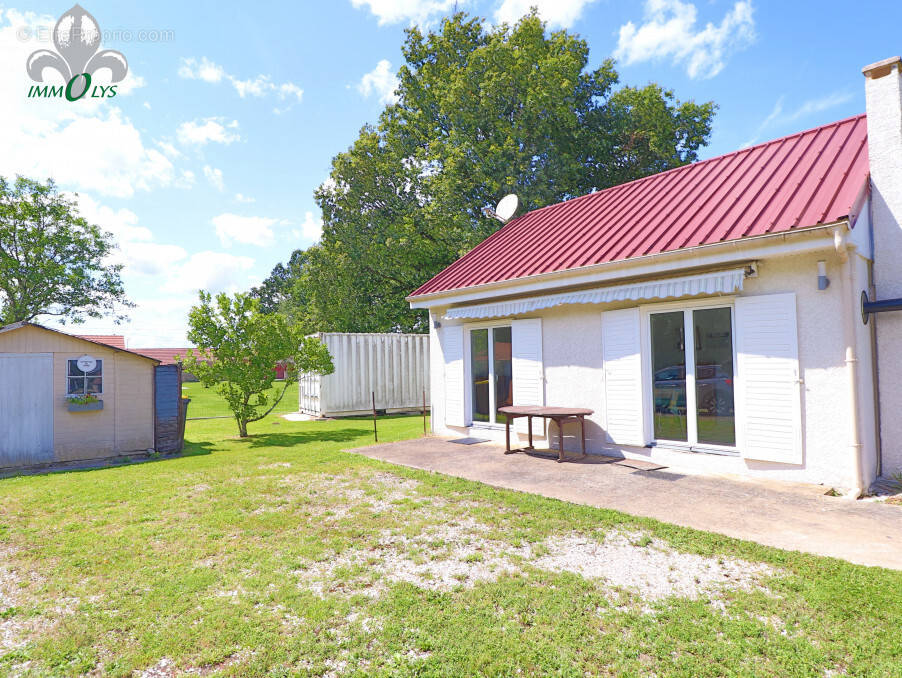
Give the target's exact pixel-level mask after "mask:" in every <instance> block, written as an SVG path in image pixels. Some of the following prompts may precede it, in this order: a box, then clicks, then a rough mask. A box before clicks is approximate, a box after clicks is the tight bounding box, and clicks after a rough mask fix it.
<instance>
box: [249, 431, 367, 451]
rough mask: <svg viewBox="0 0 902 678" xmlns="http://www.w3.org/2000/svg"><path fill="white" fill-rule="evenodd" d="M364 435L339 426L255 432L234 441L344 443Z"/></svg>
mask: <svg viewBox="0 0 902 678" xmlns="http://www.w3.org/2000/svg"><path fill="white" fill-rule="evenodd" d="M365 436H366V433H365V432H364V431H361V430H360V429H359V428H339V429H334V430H322V429H320V430H312V431H294V432H291V433H255V434H253V435H250V436H248V437H247V438H235V439H234V442H236V443H245V444H247V446H248V447H252V448H257V447H294V446H296V445H306V444H308V443H346V442H348V441H349V440H358V439H360V438H363V437H365Z"/></svg>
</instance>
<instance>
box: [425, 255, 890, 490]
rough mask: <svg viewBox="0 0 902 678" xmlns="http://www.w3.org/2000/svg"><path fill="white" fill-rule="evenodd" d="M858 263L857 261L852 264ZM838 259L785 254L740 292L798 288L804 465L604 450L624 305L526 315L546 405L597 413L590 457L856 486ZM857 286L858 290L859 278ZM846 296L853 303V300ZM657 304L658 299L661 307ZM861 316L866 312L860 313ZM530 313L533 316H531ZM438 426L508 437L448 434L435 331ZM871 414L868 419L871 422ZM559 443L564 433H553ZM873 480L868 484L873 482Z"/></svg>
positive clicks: (570, 443) (867, 387) (865, 377)
mask: <svg viewBox="0 0 902 678" xmlns="http://www.w3.org/2000/svg"><path fill="white" fill-rule="evenodd" d="M820 259H823V260H826V261H827V262H828V266H827V272H828V276H829V277H830V278H831V285H830V287H829V288H828V289H827V290H824V291H819V290H818V289H817V261H818V260H820ZM853 261H855V260H854V259H853ZM840 265H841V264H840V262H839V258H838V257H837V255H836V253H835V251H833V250H832V248H830V247H829V246H828V247H825V249H824V250H823V252H819V253H815V254H806V255H795V256H791V257H789V256H784V257H777V258H771V259H764V260H760V261H759V268H758V271H759V274H758V276H757V277H755V278H747V279H746V281H745V288H744V290H743V292H742V293H741V295H743V296H745V295H757V294H772V293H779V292H794V293H795V294H796V306H797V317H798V333H799V366H800V371H801V376H802V379H803V382H804V383H803V385H802V389H801V391H802V392H801V398H802V427H803V438H804V452H803V453H804V458H803V463H802V464H800V465H797V466H796V465H787V464H777V463H770V462H760V461H752V460H744V459H742V458H739V457H729V456H721V455H711V454H699V453H688V452H681V451H675V450H665V449H662V448H660V447H655V448H623V447H621V448H616V449H612V448H609V447H606V443H605V436H604V431H603V427H602V425H603V416H604V411H605V402H604V400H605V396H604V382H603V367H602V356H601V313H602V311H605V310H613V309H615V308H623V307H626V306H629V305H635V303H633V304H629V303H621V304H617V305H591V306H590V305H571V306H562V307H557V308H553V309H546V310H543V311H538V312H535V313H533V314H530V315H529V316H528V317H539V318H542V333H543V348H542V350H543V362H544V369H545V393H546V398H545V402H546V404H548V405H555V406H574V407H589V408H592V409H594V410H595V414H594V415H593V416H592V417H590V418H588V420H587V428H586V436H587V447H588V449H589V451H590V452H594V453H607V454H618V455H619V454H623V455H625V456H628V457H634V458H643V459H649V460H652V461H658V462H660V463H662V464H665V465H667V466H671V467H674V468H684V469H687V470H698V471H707V472H718V473H738V474H745V475H752V476H760V477H769V478H778V479H783V480H793V481H801V482H812V483H823V484H827V485H832V486H837V487H850V486H851V485H852V480H853V478H854V464H855V461H854V457H853V454H852V451H851V450H852V448H851V447H850V441H851V437H850V424H849V421H850V419H849V417H848V412H847V410H846V409H844V408H846V405H847V403H848V402H849V389H848V377H847V374H848V373H847V371H846V368H845V341H844V335H843V330H842V325H841V322H842V313H841V311H842V304H843V303H844V295H843V291H842V285H840V275H839V273H840V269H839V266H840ZM854 265H855V270H856V271H858V273H857V274H856V275H857V277H859V278H861V277H862V276H864V279H865V280H866V278H867V262H866V261H865V260H863V259H862V260H861V261H860V262H858V263H855V264H854ZM856 284H858V283H857V282H856ZM846 299H847V297H846ZM656 303H657V302H656ZM443 312H444V309H443V308H433V309H432V317H431V319H432V320H436V319H437V320H439V321H440V322H441V323H442V326H443V327H448V326H450V325H454V324H464V325H465V324H466V323H465V322H464V321H451V320H446V319H443V318H442V314H443ZM854 312H855V313H856V314H857V313H858V309H854ZM524 317H526V316H524ZM858 325H860V326H861V330H860V332H858V334H859V336H860V341H859V343H867V342H866V340H867V338H868V332H869V330H868V329H867V328H864V326H863V325H862V324H861V323H860V321H859V322H858ZM431 337H432V350H431V365H432V385H433V392H432V406H433V418H432V424H433V430H434V431H435V432H436V433H439V434H445V435H456V434H462V435H474V436H478V437H483V438H490V439H493V440H496V441H499V442H500V441H503V439H504V430H503V427H501V428H497V429H492V428H485V427H478V428H477V427H473V428H449V427H447V426H445V418H444V397H445V396H444V373H443V369H444V367H443V356H442V352H441V345H440V343H439V341H438V335H437V332H436V330H435V329H433V330H432V331H431ZM866 348H867V350H860V352H859V360H860V364H859V374H860V378H859V394H860V396H861V397H862V398H864V399H865V401H866V402H865V403H864V404H863V405H862V407H861V415H862V422H863V426H862V430H863V431H867V430H870V434H869V435H866V436H864V437H863V438H864V439H863V444H864V448H865V452H864V454H865V456H866V458H867V459H868V460H870V461H868V464H867V466H868V468H873V465H874V462H873V460H874V458H875V436H874V434H873V433H874V432H873V428H874V427H873V406H872V405H873V402H872V398H870V396H868V393H870V394H871V395H872V394H873V388H872V386H871V382H870V379H869V375H870V372H871V369H870V363H869V362H868V361H869V359H870V349H869V344H868V346H867V347H866ZM869 418H870V419H869ZM574 433H576V427H575V426H574V427H573V430H572V431H571V430H569V429H568V431H567V434H568V436H567V440H566V445H565V446H566V447H567V448H568V449H574V450H575V449H577V446H576V440H575V438H574V435H573V434H574ZM555 439H556V433H555ZM866 480H867V479H866Z"/></svg>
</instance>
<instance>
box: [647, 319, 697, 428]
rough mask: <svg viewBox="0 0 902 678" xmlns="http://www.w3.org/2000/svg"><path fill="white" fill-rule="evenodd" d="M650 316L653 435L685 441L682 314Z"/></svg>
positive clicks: (684, 353)
mask: <svg viewBox="0 0 902 678" xmlns="http://www.w3.org/2000/svg"><path fill="white" fill-rule="evenodd" d="M650 320H651V360H652V380H653V384H652V386H653V389H652V393H653V398H654V429H655V430H654V434H655V438H658V439H661V440H677V441H682V442H688V441H689V433H688V431H687V428H686V350H685V343H686V340H685V337H686V334H685V321H684V314H683V312H682V311H676V312H674V313H654V314H652V316H651V318H650Z"/></svg>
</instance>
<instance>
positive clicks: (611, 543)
mask: <svg viewBox="0 0 902 678" xmlns="http://www.w3.org/2000/svg"><path fill="white" fill-rule="evenodd" d="M371 425H372V424H371V422H370V421H368V420H366V419H350V420H347V419H346V420H336V421H327V422H287V421H284V420H282V419H280V418H277V417H268V418H267V419H266V420H264V421H262V422H258V423H256V424H252V425H251V434H252V435H251V437H250V438H248V439H245V440H239V439H238V438H237V437H235V433H236V432H235V430H234V423H233V422H232V421H230V420H207V421H192V422H190V423H189V426H188V434H187V437H188V440H189V444H188V445H187V449H186V454H185V456H183V457H180V458H173V459H161V460H159V461H155V462H152V463H147V464H140V465H134V466H124V467H116V468H106V469H101V470H95V471H89V472H74V473H56V474H48V475H44V476H28V477H15V478H9V479H6V480H2V481H0V494H2V497H3V500H2V502H0V612H2V615H0V629H2V631H3V633H0V674H4V673H15V672H21V673H23V674H24V675H40V676H44V675H60V676H63V675H65V676H68V675H78V674H84V673H92V672H93V674H101V675H112V676H127V675H130V674H132V673H133V672H138V671H141V670H145V669H148V668H151V667H153V668H155V669H156V670H157V671H158V673H159V675H175V674H176V673H177V672H179V671H186V670H189V669H199V670H202V671H203V672H204V673H205V674H206V675H236V676H237V675H240V676H286V675H383V676H395V675H418V676H432V675H434V676H463V675H524V674H525V675H574V676H576V675H587V674H588V675H609V676H621V675H626V676H639V675H652V674H656V675H662V676H663V675H673V676H687V677H688V676H726V675H737V676H740V675H741V676H751V675H768V676H783V675H792V676H823V675H840V674H848V675H862V676H864V675H867V676H892V675H899V666H902V634H899V633H898V629H899V628H900V625H902V573H899V572H893V571H888V570H883V569H879V568H866V567H861V566H857V565H852V564H849V563H845V562H842V561H838V560H834V559H829V558H818V557H815V556H810V555H805V554H799V553H790V552H786V551H779V550H776V549H771V548H767V547H763V546H759V545H756V544H752V543H748V542H741V541H737V540H733V539H729V538H726V537H721V536H718V535H714V534H709V533H703V532H697V531H693V530H688V529H684V528H679V527H676V526H672V525H667V524H663V523H658V522H655V521H652V520H648V519H640V518H633V517H630V516H626V515H624V514H621V513H617V512H614V511H606V510H598V509H593V508H588V507H582V506H576V505H572V504H567V503H564V502H560V501H556V500H552V499H545V498H542V497H537V496H533V495H528V494H523V493H517V492H511V491H504V490H498V489H494V488H491V487H488V486H486V485H481V484H479V483H473V482H470V481H466V480H462V479H457V478H449V477H446V476H441V475H437V474H430V473H426V472H419V471H414V470H409V469H403V468H399V467H394V466H391V465H389V464H385V463H381V462H378V461H374V460H370V459H368V458H365V457H362V456H358V455H349V454H346V453H342V452H341V451H340V450H341V449H342V448H347V447H353V446H356V445H365V444H369V443H371V442H372V432H371V428H370V427H371ZM421 426H422V420H421V419H420V418H419V417H385V418H381V419H380V423H379V437H380V441H390V440H400V439H404V438H411V437H416V436H417V435H418V434H419V431H420V430H421ZM618 553H621V554H623V553H626V554H629V557H630V558H633V559H635V560H634V561H628V562H633V564H634V565H635V566H634V567H626V568H624V569H623V571H622V572H621V571H617V570H614V569H610V568H608V569H606V568H605V567H601V566H599V563H604V562H608V561H610V562H617V560H616V555H617V554H618ZM682 554H685V555H682ZM576 558H579V559H580V560H576ZM620 562H623V561H622V559H621V561H620ZM640 565H641V567H640ZM746 569H755V570H756V571H760V572H761V574H760V575H756V576H757V577H758V578H757V579H754V580H752V579H750V580H749V583H748V585H742V586H740V585H733V584H731V583H730V582H731V581H733V579H736V580H740V579H742V577H743V574H744V572H745V571H746ZM599 572H600V573H601V574H598V573H599ZM687 572H688V573H691V576H689V577H688V578H687V576H686V573H687ZM721 572H725V573H728V574H729V575H730V577H729V578H728V579H729V581H726V582H722V584H723V585H722V586H719V587H718V588H708V587H706V578H707V579H710V580H714V579H717V578H718V577H720V579H723V578H724V577H723V576H722V575H721ZM637 577H639V578H640V580H639V581H638V585H637V586H633V585H632V584H630V582H631V581H633V580H636V578H637ZM696 577H697V578H698V579H699V582H695V581H694V579H695V578H696ZM642 578H645V579H649V580H651V581H645V580H644V579H642ZM668 584H673V588H674V590H679V591H682V593H680V594H679V595H667V592H668V591H669V590H670V589H667V588H666V585H668ZM677 584H679V586H677ZM650 586H654V587H657V588H655V590H654V591H655V595H654V596H643V595H640V593H641V591H642V589H643V587H646V588H647V587H650ZM661 586H665V588H663V589H662V588H661ZM830 672H832V673H830Z"/></svg>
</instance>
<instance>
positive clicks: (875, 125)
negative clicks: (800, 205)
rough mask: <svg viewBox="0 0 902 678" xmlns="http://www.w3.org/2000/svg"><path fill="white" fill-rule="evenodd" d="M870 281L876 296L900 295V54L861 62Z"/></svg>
mask: <svg viewBox="0 0 902 678" xmlns="http://www.w3.org/2000/svg"><path fill="white" fill-rule="evenodd" d="M861 72H862V73H864V77H865V97H866V101H867V114H868V157H869V163H870V169H871V197H872V201H873V202H872V205H871V215H872V217H873V220H874V223H873V228H874V250H875V257H874V282H875V284H876V286H877V298H878V299H887V298H890V297H893V298H895V297H902V58H900V57H891V58H889V59H884V60H883V61H878V62H877V63H875V64H871V65H870V66H865V67H864V68H863V69H862V71H861Z"/></svg>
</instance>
